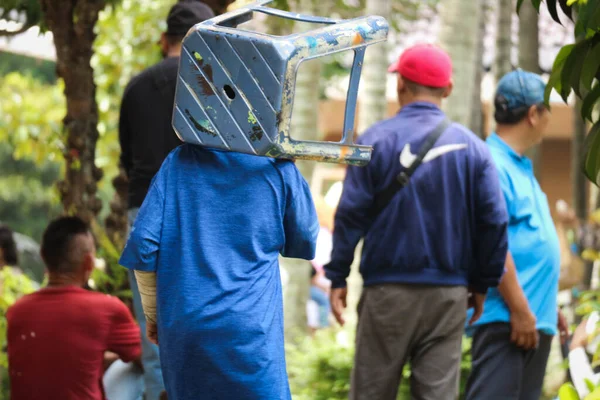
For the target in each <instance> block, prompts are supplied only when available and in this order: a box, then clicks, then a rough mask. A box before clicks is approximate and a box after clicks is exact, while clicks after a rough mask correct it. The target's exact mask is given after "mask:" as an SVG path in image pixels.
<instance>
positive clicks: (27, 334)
mask: <svg viewBox="0 0 600 400" xmlns="http://www.w3.org/2000/svg"><path fill="white" fill-rule="evenodd" d="M41 255H42V258H43V260H44V263H45V264H46V268H47V270H48V286H47V287H46V288H43V289H41V290H39V291H38V292H36V293H33V294H30V295H27V296H24V297H22V298H21V299H20V300H19V301H17V302H16V303H15V304H14V305H13V306H12V307H11V308H10V309H9V310H8V312H7V315H6V317H7V321H8V333H7V336H8V337H7V341H8V361H9V378H10V386H11V399H12V400H37V399H44V400H53V399H57V400H88V399H89V400H104V399H105V395H104V389H103V386H102V375H103V372H104V368H103V361H104V353H105V352H107V351H110V352H113V353H116V354H117V355H118V356H119V357H120V358H121V359H122V360H123V361H125V362H130V361H134V360H137V359H139V357H140V354H141V344H140V331H139V328H138V326H137V324H136V323H135V322H134V320H133V316H132V315H131V312H130V311H129V309H128V308H127V307H126V306H125V304H123V303H122V302H121V301H120V300H118V299H117V298H116V297H112V296H108V295H106V294H102V293H96V292H91V291H88V290H86V289H84V288H83V287H84V285H85V284H86V282H87V281H88V279H89V277H90V274H91V272H92V270H93V268H94V260H95V244H94V237H93V236H92V233H91V232H90V230H89V228H88V226H87V225H86V224H85V223H84V222H83V221H82V220H81V219H79V218H76V217H62V218H59V219H57V220H54V221H53V222H51V223H50V225H49V226H48V228H47V229H46V231H45V232H44V236H43V239H42V246H41Z"/></svg>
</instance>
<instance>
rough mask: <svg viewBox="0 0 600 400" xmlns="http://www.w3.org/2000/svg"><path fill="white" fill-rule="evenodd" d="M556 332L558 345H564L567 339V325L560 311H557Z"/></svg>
mask: <svg viewBox="0 0 600 400" xmlns="http://www.w3.org/2000/svg"><path fill="white" fill-rule="evenodd" d="M558 332H559V334H560V344H565V343H566V342H567V339H568V338H569V323H568V322H567V319H566V318H565V316H564V315H563V313H562V311H561V310H558Z"/></svg>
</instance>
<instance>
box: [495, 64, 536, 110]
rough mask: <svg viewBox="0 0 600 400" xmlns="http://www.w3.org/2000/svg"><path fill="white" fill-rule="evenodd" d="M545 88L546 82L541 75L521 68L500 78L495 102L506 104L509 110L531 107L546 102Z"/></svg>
mask: <svg viewBox="0 0 600 400" xmlns="http://www.w3.org/2000/svg"><path fill="white" fill-rule="evenodd" d="M545 90H546V83H545V82H544V80H543V79H542V77H541V76H539V75H537V74H534V73H533V72H527V71H523V70H522V69H520V68H519V69H517V70H514V71H512V72H509V73H508V74H506V75H504V76H503V77H502V79H500V82H498V88H497V89H496V97H495V103H496V106H498V105H506V109H508V110H513V109H515V108H521V107H531V106H533V105H536V104H541V103H543V102H544V91H545Z"/></svg>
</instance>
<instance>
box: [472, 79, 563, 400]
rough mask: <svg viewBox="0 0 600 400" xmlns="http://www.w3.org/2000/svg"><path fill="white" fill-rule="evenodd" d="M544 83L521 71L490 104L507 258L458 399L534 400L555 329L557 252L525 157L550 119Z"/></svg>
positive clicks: (545, 202) (477, 334)
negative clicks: (462, 396) (503, 204)
mask: <svg viewBox="0 0 600 400" xmlns="http://www.w3.org/2000/svg"><path fill="white" fill-rule="evenodd" d="M545 87H546V85H545V83H544V81H543V80H542V79H541V78H540V76H538V75H536V74H533V73H530V72H526V71H523V70H520V69H518V70H515V71H512V72H510V73H508V74H507V75H505V76H504V77H503V78H502V79H501V80H500V82H499V83H498V88H497V91H496V97H495V108H496V111H495V114H494V117H495V120H496V123H497V131H496V132H495V133H492V134H491V135H490V136H489V137H488V139H487V144H488V146H489V149H490V152H491V154H492V157H493V159H494V162H495V164H496V168H497V170H498V176H499V179H500V186H501V188H502V192H503V194H504V199H505V201H506V206H507V210H508V214H509V225H508V243H509V254H508V256H507V259H506V263H505V273H504V276H503V278H502V281H501V282H500V285H499V286H498V288H492V289H490V290H489V291H488V295H487V299H486V301H485V303H484V307H483V310H484V311H483V315H482V316H481V318H480V319H479V320H478V321H477V322H476V323H475V324H474V328H467V332H468V333H472V334H473V346H472V360H473V362H472V372H471V375H470V377H469V380H468V384H467V395H466V398H467V399H469V400H479V399H486V400H491V399H515V400H538V399H539V398H540V394H541V390H542V384H543V380H544V374H545V371H546V363H547V361H548V356H549V353H550V345H551V343H552V338H553V336H554V335H555V334H556V332H557V324H559V322H560V328H561V333H566V329H567V326H566V324H565V323H564V319H563V318H560V321H559V318H558V315H559V312H558V308H557V302H556V297H557V295H558V278H559V272H560V246H559V242H558V236H557V233H556V229H555V227H554V223H553V221H552V218H551V216H550V209H549V206H548V199H547V198H546V195H545V194H544V192H543V191H542V189H541V188H540V185H539V183H538V182H537V180H536V178H535V175H534V171H533V165H532V162H531V160H529V159H528V158H527V157H525V156H524V154H525V152H526V151H527V150H528V149H529V148H531V147H533V146H535V145H536V144H538V143H540V142H541V140H542V137H543V134H544V132H545V130H546V127H547V126H548V123H549V119H550V112H549V110H548V109H547V108H546V106H545V105H544V90H545Z"/></svg>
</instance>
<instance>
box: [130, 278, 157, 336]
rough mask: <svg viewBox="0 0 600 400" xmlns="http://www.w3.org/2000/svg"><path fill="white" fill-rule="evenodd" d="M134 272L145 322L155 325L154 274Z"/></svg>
mask: <svg viewBox="0 0 600 400" xmlns="http://www.w3.org/2000/svg"><path fill="white" fill-rule="evenodd" d="M134 272H135V280H136V281H137V284H138V289H139V291H140V297H141V298H142V308H143V309H144V315H145V316H146V320H147V321H148V322H150V323H153V324H156V272H145V271H138V270H135V271H134Z"/></svg>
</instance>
